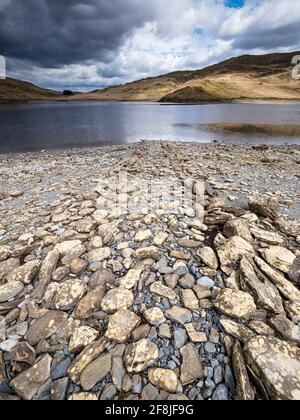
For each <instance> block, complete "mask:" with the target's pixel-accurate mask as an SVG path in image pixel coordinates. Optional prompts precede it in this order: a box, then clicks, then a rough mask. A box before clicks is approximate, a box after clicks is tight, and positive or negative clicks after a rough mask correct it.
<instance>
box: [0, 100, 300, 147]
mask: <svg viewBox="0 0 300 420" xmlns="http://www.w3.org/2000/svg"><path fill="white" fill-rule="evenodd" d="M213 123H267V124H300V103H296V104H295V103H293V104H257V103H255V104H254V103H250V104H249V103H235V104H207V105H175V104H174V105H173V104H158V103H138V102H131V103H128V102H122V103H120V102H114V103H111V102H110V103H106V102H73V103H64V102H63V103H57V102H54V103H53V102H49V103H34V104H17V105H0V153H6V152H24V151H34V150H44V149H57V148H69V147H81V146H95V145H107V144H124V143H130V142H136V141H139V140H143V139H148V140H177V141H196V142H202V143H204V142H205V143H206V142H211V141H213V140H219V141H223V142H231V143H264V142H265V143H268V144H285V143H290V144H298V145H299V144H300V137H299V138H295V137H293V138H286V137H273V136H270V137H269V136H262V135H257V134H256V135H251V134H231V133H228V132H227V133H225V132H220V131H215V130H212V129H207V128H205V127H203V125H205V124H213Z"/></svg>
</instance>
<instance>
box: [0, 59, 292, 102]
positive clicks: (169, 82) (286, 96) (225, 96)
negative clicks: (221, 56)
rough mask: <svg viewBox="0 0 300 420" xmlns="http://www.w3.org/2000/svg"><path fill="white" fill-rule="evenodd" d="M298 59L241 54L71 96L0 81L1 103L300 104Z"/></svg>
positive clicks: (32, 86)
mask: <svg viewBox="0 0 300 420" xmlns="http://www.w3.org/2000/svg"><path fill="white" fill-rule="evenodd" d="M295 55H300V51H295V52H290V53H277V54H266V55H243V56H240V57H234V58H231V59H229V60H225V61H223V62H221V63H219V64H214V65H212V66H209V67H206V68H203V69H200V70H192V71H189V70H186V71H177V72H172V73H168V74H165V75H162V76H158V77H149V78H146V79H142V80H138V81H136V82H131V83H127V84H124V85H119V86H112V87H109V88H107V89H101V90H95V91H93V92H89V93H81V94H76V95H74V96H68V97H66V96H64V95H62V94H61V93H60V92H56V91H53V90H48V89H43V88H40V87H37V86H35V85H33V84H31V83H28V82H21V81H18V80H14V79H6V80H0V101H31V100H64V101H66V100H67V101H74V100H75V101H85V100H95V101H160V102H174V103H181V102H182V103H184V102H212V101H213V102H224V101H235V100H262V101H263V100H289V101H299V100H300V81H299V80H298V81H297V80H293V79H292V68H293V65H292V58H293V57H294V56H295ZM68 82H70V81H68ZM68 84H69V83H68Z"/></svg>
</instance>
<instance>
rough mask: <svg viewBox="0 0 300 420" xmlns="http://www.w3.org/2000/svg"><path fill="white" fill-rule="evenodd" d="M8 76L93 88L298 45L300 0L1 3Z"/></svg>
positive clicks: (0, 41) (0, 40)
mask: <svg viewBox="0 0 300 420" xmlns="http://www.w3.org/2000/svg"><path fill="white" fill-rule="evenodd" d="M0 22H1V24H0V54H2V55H4V56H5V57H6V58H7V62H8V75H9V76H11V77H16V78H19V79H24V80H29V81H32V82H34V83H36V84H40V85H42V86H46V87H52V88H58V89H63V88H72V89H74V90H76V89H82V90H91V89H94V88H97V87H103V86H108V85H112V84H119V83H124V82H127V81H132V80H136V79H140V78H144V77H148V76H155V75H159V74H163V73H167V72H171V71H174V70H182V69H194V68H201V67H204V66H206V65H209V64H213V63H216V62H218V61H221V60H223V59H226V58H230V57H232V56H236V55H241V54H247V53H251V54H259V53H266V52H274V51H276V52H277V51H280V52H285V51H293V50H299V49H300V1H299V0H284V1H283V0H172V1H171V0H147V1H144V0H126V1H125V0H63V1H61V0H26V1H24V0H0Z"/></svg>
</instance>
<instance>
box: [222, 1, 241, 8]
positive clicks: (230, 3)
mask: <svg viewBox="0 0 300 420" xmlns="http://www.w3.org/2000/svg"><path fill="white" fill-rule="evenodd" d="M245 3H246V0H225V6H226V7H230V8H231V9H239V8H241V7H244V6H245Z"/></svg>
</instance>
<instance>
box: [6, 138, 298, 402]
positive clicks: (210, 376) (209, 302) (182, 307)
mask: <svg viewBox="0 0 300 420" xmlns="http://www.w3.org/2000/svg"><path fill="white" fill-rule="evenodd" d="M299 164H300V148H298V147H296V146H295V147H294V146H281V147H268V146H263V145H257V146H231V145H221V144H207V145H201V144H195V143H192V144H188V143H169V142H146V141H145V142H141V143H137V144H132V145H125V146H113V147H104V148H95V149H80V150H71V151H53V152H41V153H35V154H24V155H13V154H12V155H2V156H0V167H1V174H0V209H1V221H0V400H17V399H24V400H99V399H101V400H114V399H115V400H140V399H142V400H232V399H236V400H255V399H258V400H261V399H274V400H299V399H300V349H299V346H300V328H299V327H300V287H299V286H300V249H299V245H300V222H299V216H300V213H299V211H300V208H299V203H300V200H299V177H300V170H299ZM120 173H127V174H128V176H129V178H130V179H132V180H133V183H132V184H131V188H130V189H129V191H128V194H129V198H130V200H133V201H134V200H135V199H140V197H141V196H143V197H144V198H147V196H148V194H149V192H148V191H147V190H143V189H141V188H140V187H139V183H138V182H137V178H139V179H143V180H146V181H148V182H157V181H158V180H160V179H170V178H175V179H177V180H179V181H180V182H181V183H182V185H179V186H178V187H177V188H175V189H174V190H173V191H172V196H171V197H170V199H169V200H166V201H162V203H161V207H160V208H159V209H156V210H155V209H151V211H149V209H147V208H146V206H145V207H142V206H136V210H135V211H133V210H122V209H119V208H117V207H116V206H115V203H114V201H113V197H112V196H111V194H110V193H109V184H110V182H111V180H113V179H116V178H117V177H118V175H119V174H120ZM187 178H189V179H192V180H193V182H196V181H202V180H203V181H204V185H205V195H204V197H203V200H204V201H203V205H204V213H203V216H204V217H203V218H202V212H201V211H200V210H201V209H200V207H199V206H197V205H195V203H194V201H193V198H194V197H195V195H196V191H195V188H194V184H193V185H192V186H191V187H192V191H193V193H194V196H193V197H191V201H190V202H189V201H188V202H187V203H185V204H187V205H185V206H181V201H180V197H182V188H183V185H184V181H185V180H186V179H187ZM119 193H120V194H121V195H122V191H119Z"/></svg>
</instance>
